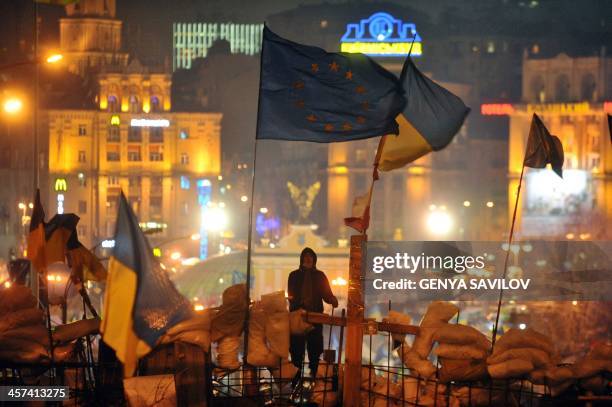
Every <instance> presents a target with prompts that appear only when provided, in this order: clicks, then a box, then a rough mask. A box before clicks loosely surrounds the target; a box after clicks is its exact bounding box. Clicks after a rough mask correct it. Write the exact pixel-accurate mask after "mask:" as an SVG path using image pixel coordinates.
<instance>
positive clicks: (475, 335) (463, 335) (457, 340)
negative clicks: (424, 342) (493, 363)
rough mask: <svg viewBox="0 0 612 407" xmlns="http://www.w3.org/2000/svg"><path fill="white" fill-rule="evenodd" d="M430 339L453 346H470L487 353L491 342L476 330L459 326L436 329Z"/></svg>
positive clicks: (453, 325) (446, 325) (445, 326)
mask: <svg viewBox="0 0 612 407" xmlns="http://www.w3.org/2000/svg"><path fill="white" fill-rule="evenodd" d="M432 339H433V340H434V341H436V342H440V343H446V344H453V345H471V346H474V347H477V348H479V349H482V350H484V351H487V352H488V351H489V350H490V349H491V342H489V340H488V339H487V337H486V336H485V335H484V334H482V333H481V332H480V331H479V330H477V329H476V328H472V327H471V326H467V325H460V324H445V325H443V326H441V327H440V328H438V329H436V331H435V332H434V334H433V337H432Z"/></svg>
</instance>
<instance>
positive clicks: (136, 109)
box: [130, 95, 140, 113]
mask: <svg viewBox="0 0 612 407" xmlns="http://www.w3.org/2000/svg"><path fill="white" fill-rule="evenodd" d="M130 112H132V113H140V101H139V100H138V96H136V95H132V96H130Z"/></svg>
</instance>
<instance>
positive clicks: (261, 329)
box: [247, 302, 280, 367]
mask: <svg viewBox="0 0 612 407" xmlns="http://www.w3.org/2000/svg"><path fill="white" fill-rule="evenodd" d="M266 321H267V317H266V311H265V309H264V307H263V305H262V304H261V302H256V303H255V304H253V306H252V307H251V310H250V316H249V355H248V357H247V361H248V362H249V364H251V365H253V366H260V367H278V364H279V362H280V358H279V357H278V356H277V355H275V354H274V353H272V352H270V349H269V348H268V345H267V343H266Z"/></svg>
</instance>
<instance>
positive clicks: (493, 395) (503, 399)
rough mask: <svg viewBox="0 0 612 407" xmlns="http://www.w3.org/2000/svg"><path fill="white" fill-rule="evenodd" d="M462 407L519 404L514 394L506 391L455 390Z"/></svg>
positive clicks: (475, 388) (506, 406) (512, 405)
mask: <svg viewBox="0 0 612 407" xmlns="http://www.w3.org/2000/svg"><path fill="white" fill-rule="evenodd" d="M452 393H453V396H455V397H456V398H457V399H458V400H459V403H460V406H461V407H490V406H504V407H514V406H518V405H519V403H518V401H517V399H516V397H515V395H514V393H512V392H509V391H506V390H505V389H504V390H490V389H485V388H482V387H472V388H470V387H468V386H465V387H460V388H458V389H456V390H453V392H452Z"/></svg>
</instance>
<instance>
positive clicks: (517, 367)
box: [487, 359, 533, 379]
mask: <svg viewBox="0 0 612 407" xmlns="http://www.w3.org/2000/svg"><path fill="white" fill-rule="evenodd" d="M487 370H488V371H489V375H491V377H492V378H494V379H509V378H519V377H521V376H523V375H525V374H526V373H529V372H531V371H532V370H533V364H532V363H531V362H530V361H528V360H523V359H510V360H507V361H505V362H502V363H497V364H495V365H488V366H487Z"/></svg>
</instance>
